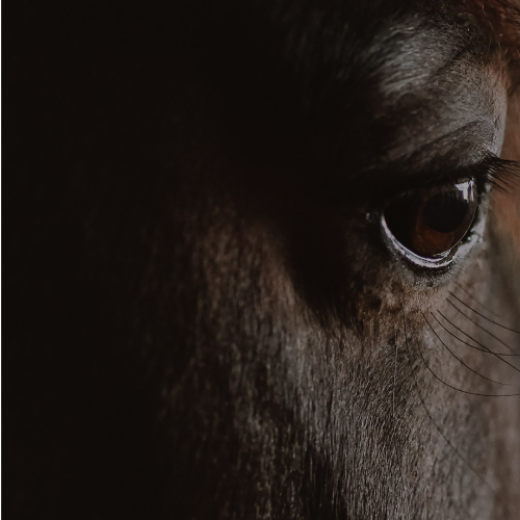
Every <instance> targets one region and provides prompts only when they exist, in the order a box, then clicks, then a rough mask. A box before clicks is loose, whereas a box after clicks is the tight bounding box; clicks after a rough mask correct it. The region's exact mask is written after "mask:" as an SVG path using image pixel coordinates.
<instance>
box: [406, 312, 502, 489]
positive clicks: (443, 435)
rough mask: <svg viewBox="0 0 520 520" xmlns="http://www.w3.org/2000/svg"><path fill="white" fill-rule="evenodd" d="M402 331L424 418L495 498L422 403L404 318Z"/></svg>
mask: <svg viewBox="0 0 520 520" xmlns="http://www.w3.org/2000/svg"><path fill="white" fill-rule="evenodd" d="M404 330H405V343H406V350H407V352H408V356H407V357H408V364H409V365H410V371H411V372H412V374H413V378H414V383H415V388H416V389H417V395H418V397H419V401H420V402H421V404H422V407H423V409H424V412H425V413H426V416H427V417H428V419H429V420H430V422H431V423H432V424H433V426H434V427H435V429H436V430H437V432H438V433H439V435H440V436H441V437H442V438H443V439H444V441H445V442H446V444H447V445H448V446H449V447H450V448H451V449H452V450H453V452H454V453H455V454H456V455H457V456H458V457H459V459H460V460H461V461H462V462H463V463H464V464H465V465H466V466H467V467H468V468H469V469H470V470H471V472H472V473H473V474H474V475H475V476H476V477H477V478H478V479H479V480H480V481H481V482H482V483H483V484H484V485H486V486H487V487H488V488H489V489H490V490H491V492H492V493H493V494H494V495H495V496H496V490H495V488H494V487H493V486H492V485H491V484H490V483H489V482H488V481H487V480H486V479H485V478H484V477H483V476H482V475H481V474H480V473H479V472H478V471H477V470H476V469H474V468H473V466H472V465H471V464H470V463H469V462H468V461H467V460H466V458H465V457H464V456H463V455H462V453H461V452H460V451H459V450H458V449H457V448H456V447H455V445H454V444H453V443H452V442H451V441H450V440H449V439H448V437H446V435H445V434H444V432H443V431H442V430H441V428H440V427H439V426H438V425H437V423H436V422H435V420H434V418H433V416H432V414H431V412H430V410H429V409H428V407H427V406H426V403H425V402H424V399H423V396H422V394H421V390H420V388H419V383H418V381H417V375H416V373H415V370H414V368H413V365H412V356H411V352H410V346H409V345H408V332H407V327H406V317H405V318H404Z"/></svg>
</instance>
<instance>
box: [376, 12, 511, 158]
mask: <svg viewBox="0 0 520 520" xmlns="http://www.w3.org/2000/svg"><path fill="white" fill-rule="evenodd" d="M472 33H473V34H471V32H468V34H465V28H464V26H462V27H460V26H456V27H448V28H447V27H446V26H443V25H442V24H438V25H436V24H429V25H427V26H421V25H420V24H419V23H417V22H415V23H410V22H406V21H404V22H402V23H400V24H397V25H395V26H393V27H391V28H389V29H388V30H387V31H386V34H385V31H383V33H382V34H381V35H379V38H378V40H377V43H376V44H375V45H374V49H373V52H376V53H379V56H380V63H381V66H380V67H379V68H378V69H377V73H376V74H375V78H374V79H375V85H376V86H375V92H376V94H375V97H376V98H377V101H376V102H375V103H374V104H373V106H374V107H375V110H376V114H375V117H376V119H377V118H379V119H382V120H384V121H385V122H387V123H388V121H392V120H395V122H396V123H395V124H393V123H392V122H390V123H388V124H389V125H390V126H393V127H394V129H395V132H394V134H393V140H392V145H391V146H390V147H389V148H390V149H391V150H392V153H391V154H390V155H393V156H394V157H391V159H395V158H397V157H399V156H402V155H407V154H409V153H412V152H413V151H414V150H416V149H418V148H421V147H422V146H425V145H427V144H428V143H431V142H434V141H437V140H440V139H442V138H443V137H444V136H450V135H455V134H456V133H457V131H458V130H460V129H462V128H464V129H466V132H465V133H463V134H458V135H459V137H463V138H467V139H468V145H469V146H470V147H473V148H474V149H475V150H476V149H483V148H484V149H487V150H488V151H491V152H493V153H498V152H499V151H500V147H501V144H502V140H503V134H504V127H505V115H506V107H507V92H506V83H505V78H504V76H503V74H502V69H501V63H500V61H499V60H498V59H494V58H493V55H492V54H491V55H490V53H489V52H488V53H485V52H483V49H482V48H481V45H482V44H481V41H479V40H478V39H477V37H478V36H480V37H481V35H479V34H478V33H477V32H476V30H475V28H473V31H472ZM403 121H405V122H406V124H401V122H403ZM448 140H449V139H448Z"/></svg>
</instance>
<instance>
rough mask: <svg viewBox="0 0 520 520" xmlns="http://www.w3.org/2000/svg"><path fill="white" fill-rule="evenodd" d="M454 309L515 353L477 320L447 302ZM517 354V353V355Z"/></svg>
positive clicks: (450, 302)
mask: <svg viewBox="0 0 520 520" xmlns="http://www.w3.org/2000/svg"><path fill="white" fill-rule="evenodd" d="M446 301H447V302H448V303H449V304H450V305H451V306H452V307H454V308H455V309H456V310H457V311H458V312H460V314H462V315H463V316H464V317H465V318H466V319H467V320H469V321H471V323H473V324H474V325H476V326H477V327H478V328H479V329H480V330H483V331H484V332H485V333H487V334H489V335H490V336H491V337H492V338H493V339H496V340H497V341H498V342H499V343H501V344H502V345H504V347H506V348H507V349H508V350H510V351H511V352H515V350H514V349H513V348H512V347H510V346H509V345H508V344H507V343H505V342H504V341H503V340H501V339H500V338H497V337H496V336H495V335H494V334H493V333H492V332H490V331H489V330H487V329H486V328H485V327H483V326H482V325H480V324H479V323H478V322H476V321H475V320H472V319H471V318H470V317H469V316H468V315H467V314H465V313H464V312H462V311H461V310H460V309H459V308H458V307H457V306H456V305H455V304H454V303H453V302H452V301H450V300H446ZM516 353H517V352H515V354H516Z"/></svg>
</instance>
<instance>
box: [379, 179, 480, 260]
mask: <svg viewBox="0 0 520 520" xmlns="http://www.w3.org/2000/svg"><path fill="white" fill-rule="evenodd" d="M477 205H478V202H477V190H476V186H475V182H474V180H469V181H466V182H462V183H458V184H452V185H449V186H444V187H441V188H429V189H423V190H418V191H416V192H413V193H410V194H407V195H403V196H401V197H399V198H398V199H397V200H395V201H394V202H392V203H391V204H390V205H389V206H388V207H387V208H386V209H385V212H384V219H385V222H386V225H387V227H388V229H389V230H390V232H391V233H392V234H393V236H394V237H395V239H396V240H397V241H399V242H400V243H401V244H402V245H403V246H404V247H406V248H407V249H409V250H410V251H412V252H413V253H415V254H416V255H419V256H421V257H424V258H433V259H434V258H441V257H444V256H446V255H447V254H449V252H450V251H451V250H453V248H454V247H455V246H456V245H457V244H458V243H459V242H460V241H461V240H462V239H463V238H464V236H465V235H466V234H467V232H468V230H469V229H470V227H471V224H472V223H473V220H474V218H475V213H476V210H477Z"/></svg>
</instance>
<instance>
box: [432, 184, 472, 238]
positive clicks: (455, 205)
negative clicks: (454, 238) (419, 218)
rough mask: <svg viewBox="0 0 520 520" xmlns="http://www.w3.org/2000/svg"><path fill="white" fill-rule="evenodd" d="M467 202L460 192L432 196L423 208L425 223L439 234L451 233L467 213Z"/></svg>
mask: <svg viewBox="0 0 520 520" xmlns="http://www.w3.org/2000/svg"><path fill="white" fill-rule="evenodd" d="M468 208H469V204H468V201H467V200H465V199H464V198H463V194H462V192H460V191H458V190H457V191H448V192H444V193H438V194H437V195H434V196H433V197H431V198H430V199H428V202H426V204H425V205H424V208H423V218H424V221H425V223H426V224H427V225H428V226H429V227H430V228H431V229H433V230H434V231H438V232H439V233H451V232H452V231H455V230H456V229H457V228H458V227H459V226H460V225H461V224H462V222H463V220H464V217H465V216H466V214H467V212H468Z"/></svg>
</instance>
